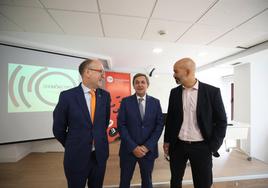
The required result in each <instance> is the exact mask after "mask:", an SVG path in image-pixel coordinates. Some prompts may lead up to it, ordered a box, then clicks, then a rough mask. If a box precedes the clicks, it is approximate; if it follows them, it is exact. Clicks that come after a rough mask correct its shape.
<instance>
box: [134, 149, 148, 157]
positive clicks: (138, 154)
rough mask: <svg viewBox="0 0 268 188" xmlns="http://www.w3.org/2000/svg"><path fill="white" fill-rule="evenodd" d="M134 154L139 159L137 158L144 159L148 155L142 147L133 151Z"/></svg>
mask: <svg viewBox="0 0 268 188" xmlns="http://www.w3.org/2000/svg"><path fill="white" fill-rule="evenodd" d="M133 154H134V155H135V156H136V157H137V158H142V157H144V156H145V155H146V153H145V152H144V151H143V148H142V147H141V146H137V147H136V148H135V149H134V150H133Z"/></svg>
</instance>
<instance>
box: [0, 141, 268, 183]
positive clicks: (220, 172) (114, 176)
mask: <svg viewBox="0 0 268 188" xmlns="http://www.w3.org/2000/svg"><path fill="white" fill-rule="evenodd" d="M118 148H119V142H116V143H112V144H111V145H110V157H109V161H108V164H107V165H108V166H107V170H106V176H105V181H104V185H105V187H107V188H109V187H110V188H112V187H117V185H118V182H119V160H118ZM159 149H160V157H159V158H158V159H157V160H156V162H155V168H154V172H153V181H154V182H155V184H154V187H159V188H167V187H168V182H169V178H170V172H169V164H168V161H166V160H165V159H164V157H163V152H162V150H161V146H159ZM220 153H221V157H220V158H214V160H213V163H214V167H213V172H214V184H213V188H227V187H228V188H235V187H236V188H237V187H241V188H242V187H243V188H267V187H268V164H265V163H263V162H261V161H259V160H256V159H252V161H248V160H247V156H246V155H245V154H242V153H240V152H237V151H234V150H233V151H231V152H226V151H224V150H223V151H221V152H220ZM62 160H63V153H61V152H56V153H51V152H48V153H31V154H29V155H28V156H26V157H25V158H23V159H22V160H20V161H18V162H16V163H0V187H1V188H17V187H20V188H35V187H38V188H43V187H44V188H45V187H46V188H47V187H49V188H63V187H67V185H66V180H65V176H64V173H63V166H62ZM131 183H132V185H133V187H140V186H139V185H140V176H139V169H138V166H137V167H136V170H135V173H134V177H133V179H132V182H131ZM183 184H184V186H183V187H184V188H192V187H193V186H192V181H191V170H190V167H187V170H186V173H185V177H184V181H183Z"/></svg>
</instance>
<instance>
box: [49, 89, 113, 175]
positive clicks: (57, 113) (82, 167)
mask: <svg viewBox="0 0 268 188" xmlns="http://www.w3.org/2000/svg"><path fill="white" fill-rule="evenodd" d="M110 100H111V99H110V94H109V93H108V92H106V91H105V90H103V89H97V90H96V111H95V118H94V125H93V124H92V122H91V118H90V114H89V111H88V108H87V104H86V99H85V96H84V93H83V89H82V87H81V84H80V85H79V86H78V87H75V88H72V89H70V90H67V91H63V92H61V94H60V97H59V102H58V104H57V106H56V108H55V110H54V112H53V119H54V121H53V133H54V136H55V137H56V139H57V140H58V141H59V142H60V143H61V144H62V145H63V146H64V148H65V154H64V168H65V172H67V173H68V172H80V171H81V172H82V171H83V172H85V171H86V170H87V169H88V166H87V165H88V164H89V163H88V160H89V159H90V156H91V153H92V141H93V139H94V145H95V148H96V149H95V151H96V158H97V161H98V164H100V165H101V164H106V160H107V159H108V156H109V145H108V138H107V134H106V130H107V128H108V125H109V121H110Z"/></svg>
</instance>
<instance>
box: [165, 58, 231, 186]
mask: <svg viewBox="0 0 268 188" xmlns="http://www.w3.org/2000/svg"><path fill="white" fill-rule="evenodd" d="M195 69H196V66H195V63H194V61H193V60H192V59H190V58H183V59H181V60H179V61H177V62H176V63H175V64H174V67H173V70H174V75H173V76H174V78H175V81H176V83H177V84H179V86H178V87H176V88H173V89H172V90H171V92H170V96H169V105H168V114H167V120H166V127H165V133H164V145H163V148H164V152H165V155H168V156H169V158H170V171H171V181H170V187H171V188H181V187H182V179H183V176H184V171H185V168H186V163H187V161H188V160H189V161H190V164H191V169H192V176H193V182H194V187H195V188H210V187H211V185H212V183H213V178H212V155H213V156H215V157H219V154H218V152H217V151H218V149H219V148H220V146H221V144H222V142H223V139H224V137H225V132H226V126H227V118H226V113H225V109H224V105H223V102H222V98H221V93H220V89H219V88H216V87H213V86H211V85H208V84H205V83H202V82H200V81H199V80H197V79H196V78H195Z"/></svg>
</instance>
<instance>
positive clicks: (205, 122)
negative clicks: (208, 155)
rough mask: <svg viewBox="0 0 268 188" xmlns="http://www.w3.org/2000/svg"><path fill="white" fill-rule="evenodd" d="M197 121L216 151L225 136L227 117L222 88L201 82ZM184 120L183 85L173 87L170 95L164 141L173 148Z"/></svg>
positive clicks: (211, 148)
mask: <svg viewBox="0 0 268 188" xmlns="http://www.w3.org/2000/svg"><path fill="white" fill-rule="evenodd" d="M196 115H197V123H198V126H199V128H200V131H201V134H202V136H203V138H204V139H205V141H206V142H207V143H208V145H209V148H210V150H211V151H212V153H216V152H217V150H218V149H219V148H220V146H221V144H222V142H223V139H224V137H225V132H226V127H227V118H226V113H225V109H224V105H223V102H222V98H221V93H220V89H219V88H216V87H213V86H211V85H208V84H205V83H202V82H199V87H198V97H197V109H196ZM182 122H183V104H182V85H180V86H178V87H176V88H173V89H172V90H171V92H170V96H169V105H168V114H167V120H166V126H165V133H164V142H166V143H170V149H169V152H170V151H172V150H173V148H174V146H175V143H176V140H177V138H178V135H179V132H180V129H181V125H182Z"/></svg>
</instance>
